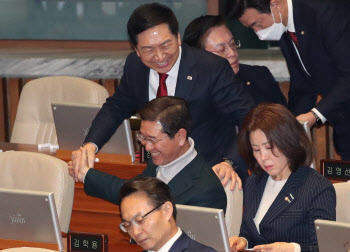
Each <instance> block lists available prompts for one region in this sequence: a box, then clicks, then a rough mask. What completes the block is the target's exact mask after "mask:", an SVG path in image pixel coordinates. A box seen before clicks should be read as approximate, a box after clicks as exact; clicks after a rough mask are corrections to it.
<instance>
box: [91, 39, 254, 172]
mask: <svg viewBox="0 0 350 252" xmlns="http://www.w3.org/2000/svg"><path fill="white" fill-rule="evenodd" d="M149 72H150V69H149V68H148V67H146V66H145V65H144V64H143V63H142V61H141V60H140V58H139V57H138V56H137V55H136V53H131V54H130V55H129V56H128V58H127V59H126V62H125V67H124V74H123V77H122V78H121V84H120V85H119V87H118V89H117V90H116V92H115V93H114V95H113V96H112V97H110V98H108V99H107V101H106V103H105V104H104V105H103V107H102V109H101V110H100V112H99V113H98V115H97V116H96V118H95V119H94V121H93V123H92V126H91V128H90V130H89V134H88V136H87V137H86V139H85V142H93V143H95V144H97V146H98V147H99V148H101V146H103V144H104V143H105V142H106V141H108V140H109V138H110V137H111V135H112V134H113V133H114V132H115V130H116V128H117V127H118V126H119V125H120V124H121V122H122V121H123V120H124V119H126V118H129V117H130V116H131V115H132V113H134V112H135V111H136V110H138V109H140V108H142V106H143V105H144V104H145V103H146V102H147V101H148V100H149V94H148V88H149V83H148V82H149ZM190 77H191V78H190ZM175 96H177V97H181V98H183V99H185V100H186V101H187V102H188V105H189V109H190V113H191V116H192V128H191V132H190V133H189V136H190V137H192V138H193V139H194V141H195V143H196V146H197V148H198V150H199V152H200V153H201V154H202V155H203V157H204V158H205V159H206V160H207V161H209V162H210V164H212V165H213V164H217V163H219V162H221V161H222V158H224V157H227V158H231V159H233V160H237V161H238V162H240V157H239V154H238V148H237V145H238V144H237V143H236V138H237V137H236V132H235V128H234V125H241V123H242V121H243V119H244V117H245V115H246V114H247V112H248V111H249V109H250V108H252V107H253V106H254V102H253V100H252V98H251V97H250V96H249V94H247V93H246V92H245V91H244V88H243V85H242V83H241V82H240V81H238V80H237V78H235V76H234V73H233V71H232V68H231V66H230V65H229V63H228V61H227V60H226V59H224V58H221V57H219V56H216V55H214V54H212V53H209V52H206V51H204V50H201V49H197V48H191V47H189V46H187V45H182V55H181V61H180V68H179V74H178V79H177V85H176V90H175ZM234 143H235V144H234ZM239 164H240V163H239Z"/></svg>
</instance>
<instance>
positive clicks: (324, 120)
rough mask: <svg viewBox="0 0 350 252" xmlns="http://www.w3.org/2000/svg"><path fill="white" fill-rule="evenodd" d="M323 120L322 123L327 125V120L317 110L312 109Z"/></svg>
mask: <svg viewBox="0 0 350 252" xmlns="http://www.w3.org/2000/svg"><path fill="white" fill-rule="evenodd" d="M311 110H312V111H313V112H315V114H316V115H318V117H319V118H320V119H321V121H322V123H325V122H326V121H327V119H326V118H325V117H324V116H323V115H322V114H321V113H320V111H318V110H317V109H316V108H313V109H311Z"/></svg>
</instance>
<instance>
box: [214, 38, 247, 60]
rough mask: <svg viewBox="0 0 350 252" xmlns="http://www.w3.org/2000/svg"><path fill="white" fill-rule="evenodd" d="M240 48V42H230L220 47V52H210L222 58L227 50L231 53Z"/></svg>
mask: <svg viewBox="0 0 350 252" xmlns="http://www.w3.org/2000/svg"><path fill="white" fill-rule="evenodd" d="M240 47H241V42H240V41H239V40H237V41H234V40H232V41H231V42H230V43H228V44H225V45H222V48H221V49H220V50H217V51H210V52H211V53H215V54H217V55H219V56H221V57H224V56H225V55H226V54H227V53H228V51H229V48H231V50H232V51H236V50H238V49H239V48H240Z"/></svg>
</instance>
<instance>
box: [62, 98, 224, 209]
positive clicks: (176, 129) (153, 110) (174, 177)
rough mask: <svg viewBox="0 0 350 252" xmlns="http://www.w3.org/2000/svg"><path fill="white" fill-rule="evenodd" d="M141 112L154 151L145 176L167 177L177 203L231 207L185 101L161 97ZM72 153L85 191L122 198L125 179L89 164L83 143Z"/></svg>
mask: <svg viewBox="0 0 350 252" xmlns="http://www.w3.org/2000/svg"><path fill="white" fill-rule="evenodd" d="M140 117H141V128H140V134H138V135H137V137H138V139H139V140H140V142H141V144H143V145H144V146H145V148H146V150H147V151H149V152H150V154H151V158H150V159H149V160H148V164H147V167H146V168H145V170H144V171H143V172H142V174H141V176H143V177H157V178H159V179H160V180H162V181H163V182H165V183H166V184H167V185H168V186H169V188H170V189H171V191H172V193H173V197H174V199H175V202H176V204H183V205H192V206H202V207H212V208H219V209H224V210H226V201H227V200H226V193H225V191H224V188H223V186H222V184H221V183H220V180H219V178H218V177H217V176H216V175H215V173H214V172H213V170H212V169H211V168H210V166H209V164H208V163H207V161H205V160H204V158H203V157H202V156H201V154H200V153H198V152H197V150H196V148H195V141H194V140H193V139H192V138H190V137H188V135H187V132H188V131H190V128H191V114H190V112H189V109H188V107H187V103H186V101H185V100H183V99H181V98H178V97H173V96H162V97H158V98H156V99H154V100H152V101H150V102H148V103H146V105H145V106H144V108H143V109H142V110H141V111H140ZM72 155H73V157H72V160H75V162H77V163H78V164H79V165H78V166H75V167H74V166H73V163H72V162H71V161H70V162H69V165H68V169H69V174H70V175H71V176H73V175H74V176H75V177H76V178H77V179H78V181H80V182H84V190H85V192H86V193H87V194H88V195H90V196H95V197H99V198H102V199H105V200H108V201H111V202H113V203H115V204H118V202H119V198H118V195H119V192H120V188H121V186H122V185H123V184H124V183H125V181H126V180H125V179H120V178H118V177H116V176H112V175H110V174H107V173H104V172H101V171H99V170H96V169H92V168H91V167H89V164H88V158H87V150H86V149H84V148H81V150H80V151H75V152H74V153H73V154H72ZM74 168H78V169H74Z"/></svg>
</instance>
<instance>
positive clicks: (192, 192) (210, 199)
mask: <svg viewBox="0 0 350 252" xmlns="http://www.w3.org/2000/svg"><path fill="white" fill-rule="evenodd" d="M156 168H157V166H156V165H154V164H153V162H152V160H149V162H148V165H147V167H146V169H145V170H144V171H143V173H142V175H141V176H144V177H156ZM125 181H126V180H124V179H120V178H118V177H115V176H112V175H109V174H107V173H103V172H101V171H98V170H95V169H90V170H89V172H88V173H87V174H86V177H85V181H84V190H85V192H86V193H87V194H88V195H91V196H95V197H99V198H102V199H105V200H108V201H111V202H113V203H115V204H119V191H120V188H121V186H122V185H123V183H124V182H125ZM168 186H169V188H170V190H171V192H172V195H173V196H174V199H175V203H176V204H182V205H192V206H203V207H212V208H219V209H224V210H226V193H225V191H224V188H223V186H222V185H221V182H220V180H219V178H218V177H217V176H216V174H215V173H214V172H213V171H212V169H211V167H209V165H208V163H207V162H206V161H205V160H204V159H203V158H202V157H201V156H200V155H197V156H196V157H195V158H194V159H193V160H192V161H191V162H190V163H189V164H188V165H187V166H186V167H184V168H183V169H182V170H181V171H180V172H179V173H178V174H177V175H176V176H175V177H174V178H173V179H172V180H171V181H170V182H169V183H168Z"/></svg>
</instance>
